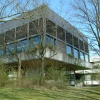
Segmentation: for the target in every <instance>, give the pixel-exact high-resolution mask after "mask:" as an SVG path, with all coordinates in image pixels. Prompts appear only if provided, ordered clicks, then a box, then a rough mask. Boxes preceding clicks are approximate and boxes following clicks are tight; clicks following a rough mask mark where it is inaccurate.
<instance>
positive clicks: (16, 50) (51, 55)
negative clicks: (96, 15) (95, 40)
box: [0, 5, 91, 71]
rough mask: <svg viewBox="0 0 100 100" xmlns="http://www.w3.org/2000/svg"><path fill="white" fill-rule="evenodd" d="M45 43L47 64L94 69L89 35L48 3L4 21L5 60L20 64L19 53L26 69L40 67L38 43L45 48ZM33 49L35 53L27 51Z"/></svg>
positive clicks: (0, 36) (1, 44) (0, 43)
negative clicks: (91, 60)
mask: <svg viewBox="0 0 100 100" xmlns="http://www.w3.org/2000/svg"><path fill="white" fill-rule="evenodd" d="M43 41H44V42H43ZM41 42H43V43H44V44H45V45H46V46H45V47H46V52H45V54H44V57H45V65H46V67H47V66H50V65H52V64H54V65H55V64H57V63H58V65H62V66H63V67H65V68H66V70H69V71H75V70H84V69H87V68H90V66H91V64H90V63H89V49H88V44H87V43H88V40H87V38H86V37H85V35H84V34H82V33H81V32H79V31H78V30H77V29H76V28H75V27H73V26H72V25H71V24H70V23H68V22H67V21H66V20H64V19H63V18H62V17H60V16H59V15H58V14H57V13H55V12H54V11H53V10H51V9H50V8H49V7H47V6H46V5H42V6H40V7H37V8H35V9H33V10H31V11H28V12H25V13H22V14H21V15H19V16H18V17H16V18H14V19H13V20H11V21H7V22H4V23H1V24H0V56H1V57H2V58H4V60H3V61H4V62H5V63H9V64H12V65H14V66H17V60H16V56H14V54H17V56H18V57H19V58H20V59H21V60H22V66H24V67H25V68H26V69H27V68H31V69H32V68H33V67H34V68H35V67H38V66H40V62H39V57H38V56H39V55H40V54H39V52H38V50H37V48H36V45H39V46H40V47H41ZM33 48H34V52H35V53H34V54H33V53H32V52H30V53H27V52H28V51H31V50H33ZM40 50H41V49H40ZM35 54H36V55H35ZM37 55H38V56H37ZM29 66H30V67H29ZM31 66H33V67H31ZM31 71H33V70H31Z"/></svg>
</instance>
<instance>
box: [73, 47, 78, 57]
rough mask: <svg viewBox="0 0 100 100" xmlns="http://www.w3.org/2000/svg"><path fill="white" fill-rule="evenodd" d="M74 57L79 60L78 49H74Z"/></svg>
mask: <svg viewBox="0 0 100 100" xmlns="http://www.w3.org/2000/svg"><path fill="white" fill-rule="evenodd" d="M74 57H75V58H79V51H78V50H77V49H74Z"/></svg>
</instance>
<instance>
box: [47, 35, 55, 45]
mask: <svg viewBox="0 0 100 100" xmlns="http://www.w3.org/2000/svg"><path fill="white" fill-rule="evenodd" d="M46 44H47V45H49V44H50V45H53V46H54V45H55V39H54V38H52V37H50V36H48V35H46Z"/></svg>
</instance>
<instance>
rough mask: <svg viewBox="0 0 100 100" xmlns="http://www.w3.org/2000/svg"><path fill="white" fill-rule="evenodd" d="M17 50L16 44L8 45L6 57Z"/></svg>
mask: <svg viewBox="0 0 100 100" xmlns="http://www.w3.org/2000/svg"><path fill="white" fill-rule="evenodd" d="M14 50H15V45H14V44H8V45H7V47H6V55H9V54H11V53H13V52H14Z"/></svg>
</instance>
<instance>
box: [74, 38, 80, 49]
mask: <svg viewBox="0 0 100 100" xmlns="http://www.w3.org/2000/svg"><path fill="white" fill-rule="evenodd" d="M73 42H74V46H75V47H77V48H78V47H79V43H78V38H77V37H75V36H73Z"/></svg>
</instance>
